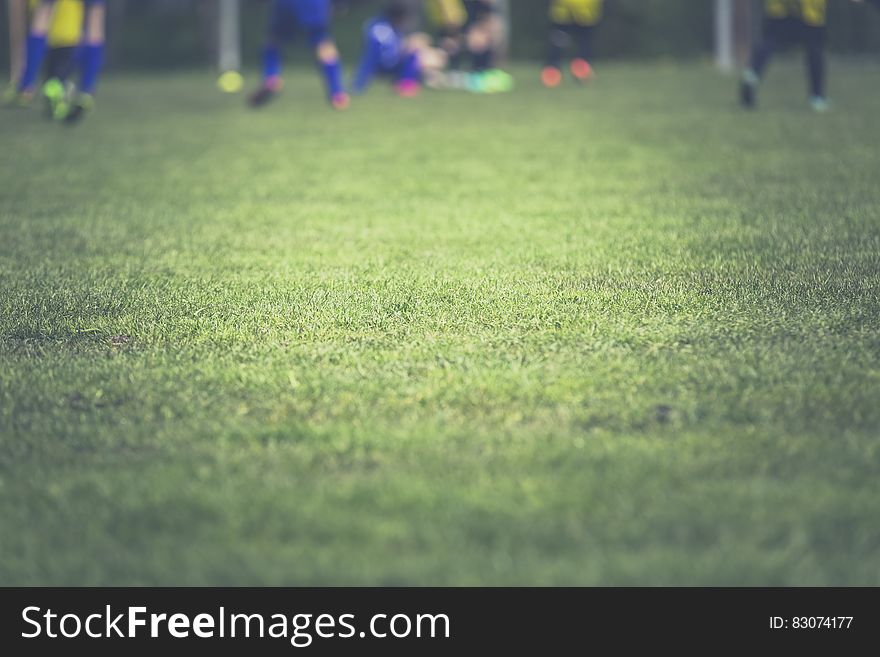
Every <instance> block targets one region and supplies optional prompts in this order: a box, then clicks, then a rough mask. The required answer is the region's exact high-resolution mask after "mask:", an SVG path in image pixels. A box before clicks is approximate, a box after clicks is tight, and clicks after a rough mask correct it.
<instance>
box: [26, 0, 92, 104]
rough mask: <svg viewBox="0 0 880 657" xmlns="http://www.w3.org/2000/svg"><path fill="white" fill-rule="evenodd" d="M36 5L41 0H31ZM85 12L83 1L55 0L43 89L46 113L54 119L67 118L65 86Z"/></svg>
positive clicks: (69, 75)
mask: <svg viewBox="0 0 880 657" xmlns="http://www.w3.org/2000/svg"><path fill="white" fill-rule="evenodd" d="M39 5H40V0H31V6H32V9H34V10H36V9H37V8H38V7H39ZM84 13H85V12H84V7H83V3H82V0H57V5H56V8H55V15H54V16H53V18H52V24H51V26H50V27H49V34H48V37H47V44H48V54H47V55H46V66H45V69H46V71H45V76H46V82H45V83H44V84H43V88H42V95H43V98H44V99H45V101H46V109H47V114H48V115H49V117H51V118H54V119H63V118H66V116H67V113H68V112H69V111H70V105H69V103H68V97H67V96H68V90H67V88H66V86H65V85H66V83H67V81H68V79H69V78H70V77H71V76H72V75H73V72H74V70H75V69H76V65H77V60H78V59H79V54H80V51H79V46H80V39H81V38H82V31H83V20H84V18H85V15H84Z"/></svg>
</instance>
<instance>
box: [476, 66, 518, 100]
mask: <svg viewBox="0 0 880 657" xmlns="http://www.w3.org/2000/svg"><path fill="white" fill-rule="evenodd" d="M513 84H514V83H513V76H512V75H511V74H510V73H508V72H507V71H502V70H501V69H499V68H493V69H490V70H488V71H486V72H485V73H483V91H484V92H485V93H489V94H500V93H506V92H508V91H512V90H513Z"/></svg>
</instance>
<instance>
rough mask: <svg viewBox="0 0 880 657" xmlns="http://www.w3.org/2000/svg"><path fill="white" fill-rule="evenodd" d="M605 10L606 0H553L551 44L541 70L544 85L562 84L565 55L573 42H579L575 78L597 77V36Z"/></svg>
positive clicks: (572, 61) (551, 6) (551, 5)
mask: <svg viewBox="0 0 880 657" xmlns="http://www.w3.org/2000/svg"><path fill="white" fill-rule="evenodd" d="M602 9H603V0H551V1H550V46H549V49H548V53H547V63H546V65H545V66H544V70H543V71H541V81H542V82H543V83H544V86H546V87H558V86H559V84H560V83H561V82H562V57H563V54H564V52H565V48H566V46H567V45H568V44H569V43H574V45H575V56H574V59H572V60H571V66H570V70H571V74H572V75H573V76H574V79H575V80H578V81H579V82H586V81H587V80H589V79H591V78H592V77H593V67H592V65H591V63H590V62H591V60H592V58H593V37H594V32H595V30H596V26H597V25H598V24H599V23H600V22H601V20H602Z"/></svg>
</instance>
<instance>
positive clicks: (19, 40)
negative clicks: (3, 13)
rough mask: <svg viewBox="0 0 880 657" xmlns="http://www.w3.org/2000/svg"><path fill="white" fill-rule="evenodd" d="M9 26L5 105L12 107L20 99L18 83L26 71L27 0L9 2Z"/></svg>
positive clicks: (7, 7) (9, 0)
mask: <svg viewBox="0 0 880 657" xmlns="http://www.w3.org/2000/svg"><path fill="white" fill-rule="evenodd" d="M6 9H7V20H8V25H9V86H8V87H7V88H6V90H5V91H4V92H3V104H4V105H11V104H13V103H15V102H16V100H17V99H18V83H19V80H20V79H21V74H22V72H23V69H24V62H25V42H26V39H27V33H28V25H27V7H26V6H25V0H7V6H6Z"/></svg>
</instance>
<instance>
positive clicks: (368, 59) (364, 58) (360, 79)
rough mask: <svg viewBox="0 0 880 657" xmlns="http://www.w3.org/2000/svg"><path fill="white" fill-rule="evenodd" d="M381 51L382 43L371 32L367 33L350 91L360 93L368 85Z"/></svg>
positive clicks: (371, 79)
mask: <svg viewBox="0 0 880 657" xmlns="http://www.w3.org/2000/svg"><path fill="white" fill-rule="evenodd" d="M381 53H382V45H381V44H380V43H379V41H378V40H377V39H376V38H375V37H373V35H372V34H369V33H368V34H367V36H366V38H365V39H364V51H363V53H362V54H361V61H360V63H359V64H358V67H357V72H356V73H355V76H354V82H353V83H352V85H351V90H352V92H354V93H356V94H362V93H364V92H365V91H366V90H367V88H368V87H369V86H370V83H371V82H372V81H373V78H374V77H376V73H377V72H378V70H379V61H380V56H381Z"/></svg>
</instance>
